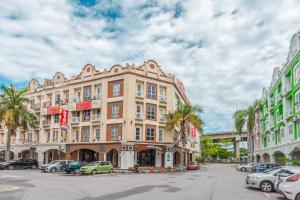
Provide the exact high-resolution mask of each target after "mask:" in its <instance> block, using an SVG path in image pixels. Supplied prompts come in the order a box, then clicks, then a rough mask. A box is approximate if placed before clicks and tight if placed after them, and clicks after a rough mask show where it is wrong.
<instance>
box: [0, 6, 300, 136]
mask: <svg viewBox="0 0 300 200" xmlns="http://www.w3.org/2000/svg"><path fill="white" fill-rule="evenodd" d="M76 2H77V3H76ZM76 2H75V1H68V0H65V1H62V0H48V1H45V0H40V1H37V0H27V1H26V2H25V1H17V0H14V1H13V0H2V1H0V9H1V13H0V42H1V45H0V55H1V56H0V66H1V70H0V76H3V77H7V78H9V79H11V80H14V81H16V82H17V81H26V80H29V79H30V78H38V79H40V80H43V79H44V78H50V77H52V75H53V74H54V73H55V72H56V71H62V72H63V73H66V74H67V75H68V76H70V75H72V74H78V73H79V71H80V69H81V68H82V66H84V65H85V64H86V63H92V64H94V65H96V66H97V67H98V68H99V69H101V68H107V67H110V66H112V65H113V64H117V63H120V64H125V63H127V62H128V63H137V64H141V63H143V61H144V60H148V59H155V60H157V61H158V63H159V64H160V65H161V66H162V67H163V70H164V71H166V72H170V73H173V74H175V75H176V76H177V77H179V78H180V79H182V80H183V81H184V83H185V85H186V87H187V91H188V96H190V97H191V99H192V102H193V103H197V104H200V105H202V106H203V107H204V110H205V115H204V120H205V122H206V125H207V127H208V128H209V129H211V130H227V129H232V119H231V117H232V113H233V112H234V110H235V108H236V105H237V106H238V108H241V107H242V106H246V105H249V104H250V103H251V102H252V101H253V100H254V99H255V98H258V97H259V96H260V94H261V88H262V87H263V86H265V85H267V84H268V83H269V82H270V81H271V74H272V72H273V68H274V67H276V66H280V65H281V64H282V63H283V62H285V59H286V55H287V52H288V46H289V42H290V38H291V36H292V34H293V33H295V32H297V31H298V30H299V22H300V13H299V12H297V11H298V10H299V9H300V6H299V4H297V1H296V0H295V1H279V0H277V1H269V2H268V1H251V3H249V1H242V0H241V1H229V0H228V1H222V3H221V2H217V1H210V0H207V1H198V0H188V1H184V2H181V1H167V0H166V1H157V2H156V1H147V2H148V3H147V4H146V2H145V1H141V0H139V1H136V0H126V1H122V3H120V1H111V2H110V3H105V1H101V2H98V4H97V5H94V6H90V7H85V6H83V5H80V4H78V2H79V1H76ZM177 3H181V4H180V6H179V8H182V10H179V11H181V12H179V13H177V14H179V17H178V16H177V17H176V18H175V12H176V4H177ZM109 16H114V17H112V18H109Z"/></svg>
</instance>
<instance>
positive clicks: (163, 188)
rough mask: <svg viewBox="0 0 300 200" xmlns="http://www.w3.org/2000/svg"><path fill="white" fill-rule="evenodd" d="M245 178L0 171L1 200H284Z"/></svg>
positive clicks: (230, 170) (213, 170) (218, 168)
mask: <svg viewBox="0 0 300 200" xmlns="http://www.w3.org/2000/svg"><path fill="white" fill-rule="evenodd" d="M245 176H246V173H242V172H237V171H236V170H235V168H234V166H233V165H222V164H213V165H207V166H205V167H202V169H201V170H199V171H193V172H183V173H166V174H102V175H100V174H99V175H95V176H74V175H66V174H63V173H57V174H45V173H40V172H39V171H38V170H16V171H6V170H5V171H4V170H2V171H0V200H17V199H18V200H48V199H49V200H50V199H51V200H53V199H55V200H118V199H126V200H141V199H143V200H160V199H168V200H171V199H172V200H183V199H188V200H196V199H197V200H220V199H224V200H270V199H272V200H283V198H281V197H278V195H277V194H265V193H263V192H260V191H258V190H256V189H250V188H247V187H246V186H245Z"/></svg>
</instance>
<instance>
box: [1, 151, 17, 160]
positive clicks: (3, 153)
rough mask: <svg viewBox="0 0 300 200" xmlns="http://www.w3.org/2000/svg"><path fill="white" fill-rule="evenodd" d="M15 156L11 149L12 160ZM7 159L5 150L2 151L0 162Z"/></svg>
mask: <svg viewBox="0 0 300 200" xmlns="http://www.w3.org/2000/svg"><path fill="white" fill-rule="evenodd" d="M14 157H15V154H14V152H12V151H10V160H13V159H14ZM4 160H5V150H2V151H0V162H2V161H4Z"/></svg>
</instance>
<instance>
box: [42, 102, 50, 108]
mask: <svg viewBox="0 0 300 200" xmlns="http://www.w3.org/2000/svg"><path fill="white" fill-rule="evenodd" d="M50 106H51V102H49V101H48V102H44V103H43V107H44V108H48V107H50Z"/></svg>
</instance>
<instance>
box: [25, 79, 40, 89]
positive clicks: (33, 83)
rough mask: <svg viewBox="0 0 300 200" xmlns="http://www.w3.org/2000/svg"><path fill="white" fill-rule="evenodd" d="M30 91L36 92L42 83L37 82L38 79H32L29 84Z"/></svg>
mask: <svg viewBox="0 0 300 200" xmlns="http://www.w3.org/2000/svg"><path fill="white" fill-rule="evenodd" d="M28 87H29V90H30V91H32V90H36V89H37V88H38V87H40V83H39V82H38V81H37V80H36V79H32V80H31V81H30V82H29V85H28Z"/></svg>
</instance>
